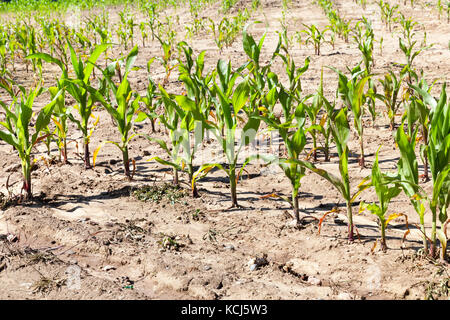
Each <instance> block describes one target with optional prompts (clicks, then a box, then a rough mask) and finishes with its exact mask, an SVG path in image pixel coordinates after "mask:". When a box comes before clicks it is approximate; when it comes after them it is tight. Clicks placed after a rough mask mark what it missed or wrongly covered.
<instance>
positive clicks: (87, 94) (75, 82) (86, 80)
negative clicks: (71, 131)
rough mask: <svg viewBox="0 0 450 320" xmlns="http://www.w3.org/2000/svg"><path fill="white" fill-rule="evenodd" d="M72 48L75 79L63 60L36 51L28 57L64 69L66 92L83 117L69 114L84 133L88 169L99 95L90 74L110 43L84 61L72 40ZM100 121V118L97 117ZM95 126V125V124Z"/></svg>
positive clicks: (93, 52) (96, 50) (99, 48)
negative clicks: (75, 103) (70, 74)
mask: <svg viewBox="0 0 450 320" xmlns="http://www.w3.org/2000/svg"><path fill="white" fill-rule="evenodd" d="M68 45H69V49H70V58H71V62H72V66H73V70H74V71H75V76H76V78H75V79H70V78H69V76H68V70H67V69H66V68H65V66H64V64H63V63H62V61H61V60H58V59H56V58H53V57H52V56H50V55H48V54H46V53H36V54H33V55H31V56H29V57H28V58H30V59H33V58H39V59H42V60H44V61H46V62H51V63H54V64H56V65H58V66H59V67H60V68H61V70H62V73H63V75H62V78H63V79H64V86H65V87H66V92H68V93H69V94H70V95H71V96H72V97H73V98H74V99H75V101H76V102H77V105H76V106H75V107H74V109H76V110H77V111H78V113H79V115H80V118H81V119H75V117H74V116H73V115H72V114H69V119H70V120H71V121H73V122H74V123H75V124H76V125H77V126H78V128H79V129H80V131H81V132H82V134H83V144H84V165H85V167H86V169H89V168H90V167H91V164H90V155H89V142H90V137H91V134H92V130H93V128H92V129H91V128H90V125H89V120H90V119H91V117H92V109H93V107H94V104H95V102H96V98H95V97H97V96H98V95H94V96H93V95H92V93H93V92H94V91H95V90H94V89H93V88H92V87H91V85H90V76H91V74H92V71H93V70H94V64H95V63H96V61H97V60H98V58H99V57H100V55H101V54H102V53H103V52H104V51H105V50H106V49H107V48H108V46H109V45H107V44H103V45H99V46H97V47H96V48H95V49H94V50H93V51H92V53H91V55H90V57H89V58H88V59H87V61H86V62H83V60H82V57H81V56H80V57H77V54H76V53H75V50H74V49H73V47H72V45H71V44H70V42H69V43H68ZM97 121H98V119H97ZM94 127H95V125H94Z"/></svg>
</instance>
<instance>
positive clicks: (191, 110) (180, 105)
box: [149, 42, 211, 198]
mask: <svg viewBox="0 0 450 320" xmlns="http://www.w3.org/2000/svg"><path fill="white" fill-rule="evenodd" d="M179 46H180V47H181V49H182V50H183V51H184V54H185V57H186V62H183V61H181V59H180V61H179V72H180V76H179V79H180V80H181V81H182V82H183V83H184V85H185V88H186V95H177V96H175V97H174V98H173V99H172V101H170V102H169V101H166V102H165V103H168V104H170V105H171V107H173V109H174V111H175V112H176V114H177V116H178V118H179V119H180V122H179V124H178V130H177V138H179V140H177V141H176V142H177V147H179V148H181V149H182V150H181V155H179V154H177V155H176V159H175V160H176V161H165V160H163V159H161V158H159V157H155V158H153V159H155V160H156V161H158V162H159V163H161V164H164V165H169V166H172V167H173V168H174V170H177V171H179V172H185V173H186V174H187V175H188V177H189V181H190V185H191V189H192V196H193V197H194V198H196V197H198V196H199V194H198V190H197V185H196V177H194V174H195V170H194V159H195V155H196V154H197V151H198V149H199V147H200V146H201V143H202V141H203V139H204V136H205V129H206V126H204V124H205V123H206V120H207V119H208V116H209V113H210V98H209V96H208V94H209V91H208V89H207V88H208V83H209V82H210V81H211V75H206V77H204V76H203V74H202V73H203V68H204V56H205V53H206V51H203V52H201V53H200V54H199V55H198V57H197V59H195V60H194V58H193V50H192V48H190V47H189V46H188V45H187V44H186V43H185V42H182V43H180V44H179ZM194 66H195V68H194ZM165 99H167V96H166V97H165ZM149 139H150V140H152V139H151V138H149ZM157 142H158V141H157ZM158 143H159V145H160V146H161V147H162V148H163V149H165V151H167V152H168V153H169V154H170V152H169V150H168V149H167V147H164V144H163V143H161V141H159V142H158Z"/></svg>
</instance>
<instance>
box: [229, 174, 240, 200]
mask: <svg viewBox="0 0 450 320" xmlns="http://www.w3.org/2000/svg"><path fill="white" fill-rule="evenodd" d="M230 189H231V208H236V207H239V205H238V202H237V193H236V172H235V169H234V167H231V168H230Z"/></svg>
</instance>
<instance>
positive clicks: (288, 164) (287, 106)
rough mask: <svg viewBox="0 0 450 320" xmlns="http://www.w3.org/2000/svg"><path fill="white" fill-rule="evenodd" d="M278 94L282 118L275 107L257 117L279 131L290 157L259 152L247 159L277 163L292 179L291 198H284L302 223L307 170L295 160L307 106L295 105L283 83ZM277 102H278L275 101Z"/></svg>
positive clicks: (303, 136) (302, 142) (303, 142)
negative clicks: (300, 195) (301, 201)
mask: <svg viewBox="0 0 450 320" xmlns="http://www.w3.org/2000/svg"><path fill="white" fill-rule="evenodd" d="M277 97H278V99H279V101H280V103H281V106H282V110H283V117H280V116H278V115H276V113H275V112H273V110H272V111H271V110H266V111H267V113H264V114H263V115H262V116H258V118H259V119H261V120H262V121H264V122H266V123H267V125H268V126H269V127H270V128H271V129H272V130H277V132H278V134H279V135H280V137H281V138H282V139H283V142H284V145H285V147H286V151H287V156H286V157H285V158H281V157H277V156H275V155H260V154H258V155H256V156H253V157H250V158H248V159H247V160H246V162H248V161H250V160H252V159H263V160H264V161H266V162H268V163H276V164H278V166H279V167H280V168H281V169H282V170H283V172H284V174H285V175H286V177H287V178H288V179H289V181H290V183H291V189H292V191H291V199H288V198H284V197H282V198H283V199H285V200H286V201H287V202H288V203H290V205H291V206H292V208H293V213H294V219H295V222H296V224H297V225H299V224H300V222H301V219H300V215H299V205H298V193H299V190H300V186H301V179H302V178H303V177H304V176H305V171H306V169H305V167H304V166H301V165H300V164H298V163H297V162H295V161H297V160H300V155H301V153H302V152H303V150H304V148H305V145H306V130H305V122H306V112H305V109H306V106H305V104H304V103H303V101H302V102H300V103H299V104H298V106H297V107H295V104H297V99H296V97H295V95H293V94H290V93H289V92H288V91H286V89H285V88H283V86H282V85H280V90H279V93H278V95H277ZM307 98H308V97H307ZM307 98H306V99H307ZM275 103H276V101H274V102H273V104H275Z"/></svg>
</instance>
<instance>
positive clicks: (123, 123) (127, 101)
mask: <svg viewBox="0 0 450 320" xmlns="http://www.w3.org/2000/svg"><path fill="white" fill-rule="evenodd" d="M137 55H138V47H137V46H135V47H134V48H133V49H132V50H131V51H130V53H129V54H128V55H127V56H126V58H125V72H124V73H123V76H122V80H121V82H120V83H119V84H116V83H114V81H113V79H112V77H111V73H112V72H111V70H114V71H115V70H116V69H117V66H116V65H117V64H118V63H119V61H118V60H117V61H115V62H113V63H112V64H110V65H109V66H108V67H107V69H106V70H103V76H104V77H105V78H106V81H107V83H108V86H109V89H110V90H111V91H112V97H113V103H109V102H108V101H107V100H105V99H104V98H103V96H102V95H101V94H100V93H99V92H98V91H97V90H95V89H93V88H89V91H90V93H91V95H93V96H94V97H95V99H96V100H97V101H99V102H101V104H102V105H103V107H104V108H105V109H106V111H108V113H109V114H110V115H111V116H112V117H113V118H114V120H115V123H116V124H117V129H118V131H119V134H120V136H121V141H120V142H115V141H104V142H102V143H101V144H100V145H99V147H98V148H97V149H96V150H95V151H94V154H93V161H92V162H93V165H94V166H95V160H96V158H97V155H98V153H99V151H100V149H101V148H102V147H103V145H105V144H106V143H112V144H114V145H115V146H117V147H118V148H119V149H120V151H121V152H122V161H123V166H124V172H125V176H126V177H127V178H128V179H129V180H131V179H132V178H133V175H132V173H131V171H130V162H131V161H133V160H130V158H129V153H128V144H129V143H130V141H131V140H132V139H133V138H134V137H135V136H136V134H132V135H130V133H131V129H132V127H133V124H134V122H135V116H136V114H137V113H138V109H139V98H140V97H139V95H138V94H137V93H136V92H135V91H133V90H132V89H131V85H130V82H129V81H128V76H129V74H130V72H131V71H132V70H133V65H134V62H135V61H136V58H137ZM141 118H142V117H141ZM133 163H134V161H133Z"/></svg>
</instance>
